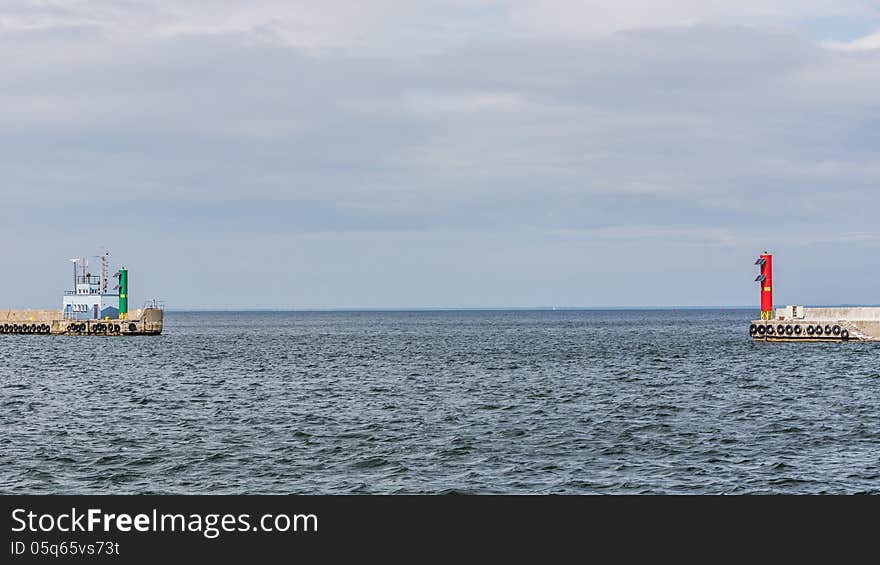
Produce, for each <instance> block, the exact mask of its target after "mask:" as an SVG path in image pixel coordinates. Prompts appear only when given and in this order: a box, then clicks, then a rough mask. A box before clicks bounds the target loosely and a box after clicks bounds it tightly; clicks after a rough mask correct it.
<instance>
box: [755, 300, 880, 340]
mask: <svg viewBox="0 0 880 565" xmlns="http://www.w3.org/2000/svg"><path fill="white" fill-rule="evenodd" d="M749 335H751V336H752V339H755V340H758V341H880V308H868V307H854V308H804V307H803V306H787V307H785V308H777V309H776V310H775V312H774V317H773V318H772V319H770V320H754V321H752V323H751V326H750V327H749Z"/></svg>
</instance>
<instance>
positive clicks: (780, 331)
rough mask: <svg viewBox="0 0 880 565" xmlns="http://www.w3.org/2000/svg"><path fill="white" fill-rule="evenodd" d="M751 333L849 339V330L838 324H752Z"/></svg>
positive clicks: (764, 335)
mask: <svg viewBox="0 0 880 565" xmlns="http://www.w3.org/2000/svg"><path fill="white" fill-rule="evenodd" d="M749 335H752V336H757V337H782V338H789V337H790V338H802V337H808V338H819V337H821V338H836V339H841V340H843V341H846V340H848V339H849V330H847V329H846V328H842V327H840V326H839V325H837V324H833V325H832V324H825V325H824V326H823V325H822V324H815V325H813V324H808V325H803V324H776V325H774V324H752V325H751V326H750V327H749Z"/></svg>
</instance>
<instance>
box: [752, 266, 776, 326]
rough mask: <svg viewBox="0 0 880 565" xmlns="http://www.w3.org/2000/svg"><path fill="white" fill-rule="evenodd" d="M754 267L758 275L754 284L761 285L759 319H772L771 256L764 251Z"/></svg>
mask: <svg viewBox="0 0 880 565" xmlns="http://www.w3.org/2000/svg"><path fill="white" fill-rule="evenodd" d="M755 265H759V268H760V270H761V272H760V274H759V275H758V276H757V278H756V279H755V282H757V283H758V284H760V285H761V319H762V320H772V319H773V255H770V254H769V253H767V252H766V251H765V252H764V253H762V254H761V256H760V257H758V260H757V261H755Z"/></svg>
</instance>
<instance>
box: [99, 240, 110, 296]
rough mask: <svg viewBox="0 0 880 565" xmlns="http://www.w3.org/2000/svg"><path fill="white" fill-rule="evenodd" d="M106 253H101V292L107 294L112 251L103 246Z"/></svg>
mask: <svg viewBox="0 0 880 565" xmlns="http://www.w3.org/2000/svg"><path fill="white" fill-rule="evenodd" d="M101 249H102V250H103V251H104V253H103V255H101V294H107V273H108V269H109V263H110V252H109V251H107V248H106V247H102V248H101Z"/></svg>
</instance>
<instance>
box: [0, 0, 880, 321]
mask: <svg viewBox="0 0 880 565" xmlns="http://www.w3.org/2000/svg"><path fill="white" fill-rule="evenodd" d="M878 189H880V4H878V3H876V2H868V1H862V0H837V1H835V2H829V1H824V0H823V1H819V0H778V1H770V0H761V1H758V0H736V1H734V0H726V1H720V0H719V1H707V0H668V1H662V0H613V1H612V0H577V1H575V0H553V1H550V0H547V1H542V0H510V1H506V2H499V1H492V0H469V1H465V0H446V1H439V0H420V1H419V2H404V1H392V0H373V1H370V0H358V1H354V0H352V1H347V0H321V1H287V0H251V1H249V2H240V1H233V0H210V1H208V0H174V1H160V0H144V1H140V0H88V1H85V0H50V1H25V0H6V1H4V2H3V3H2V4H0V238H2V242H3V243H2V245H0V265H3V266H2V268H0V273H2V276H0V296H2V302H5V303H6V304H0V308H4V307H8V308H21V307H60V302H61V291H62V290H65V289H67V288H68V287H69V286H70V283H69V280H70V278H71V274H70V272H71V268H70V263H69V262H68V259H69V258H71V257H77V256H88V255H97V254H98V253H100V251H101V249H102V248H107V249H109V250H110V252H111V253H112V256H113V259H114V263H115V265H116V266H119V265H124V266H126V267H127V268H128V269H129V271H130V276H131V283H130V294H131V297H132V299H131V301H132V304H133V306H136V305H139V304H141V303H142V302H143V301H145V300H147V299H151V298H159V299H161V300H163V301H164V302H165V304H166V306H167V307H169V308H181V309H185V308H207V309H211V308H222V309H234V308H279V309H286V308H303V309H307V308H425V307H427V308H430V307H449V308H454V307H464V308H478V307H487V308H491V307H552V306H557V307H609V306H615V307H620V306H631V307H639V306H679V307H683V306H710V305H718V306H751V305H757V304H758V292H759V289H758V287H757V284H756V283H755V282H753V281H754V277H755V276H756V274H757V267H755V266H754V261H755V259H756V258H757V256H758V254H760V253H761V252H762V251H765V250H767V251H770V252H772V253H773V254H774V268H775V273H774V282H775V292H776V302H777V305H780V306H781V305H784V304H789V303H791V304H806V305H816V304H841V303H845V304H878V303H880V288H878V284H877V282H876V281H878V280H880V261H878V251H880V223H878V219H877V218H878V213H880V190H878Z"/></svg>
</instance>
